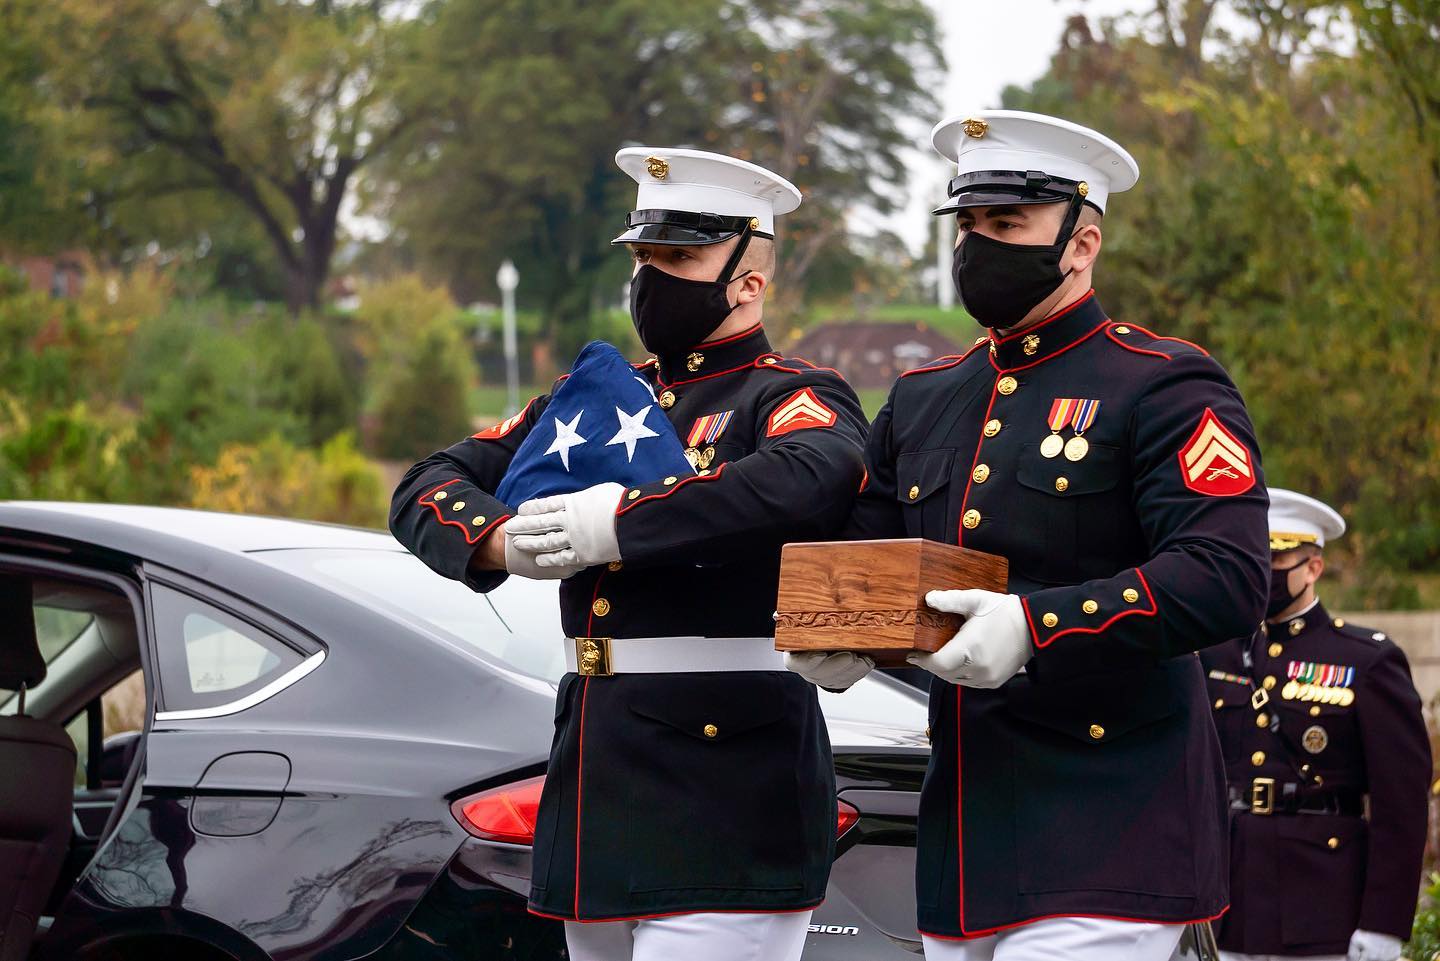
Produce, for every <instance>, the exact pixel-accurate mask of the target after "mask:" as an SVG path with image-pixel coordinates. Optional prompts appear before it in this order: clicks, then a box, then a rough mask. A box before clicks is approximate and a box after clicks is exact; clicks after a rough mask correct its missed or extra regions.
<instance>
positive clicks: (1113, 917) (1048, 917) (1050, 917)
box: [919, 904, 1230, 941]
mask: <svg viewBox="0 0 1440 961" xmlns="http://www.w3.org/2000/svg"><path fill="white" fill-rule="evenodd" d="M1229 910H1230V905H1228V904H1227V905H1225V907H1223V908H1221V909H1220V911H1219V912H1218V913H1216V914H1212V915H1210V917H1208V918H1195V919H1194V920H1191V921H1157V920H1155V919H1154V918H1126V917H1121V916H1120V915H1117V914H1077V913H1075V912H1068V913H1066V914H1043V915H1041V916H1040V917H1038V918H1027V919H1026V920H1024V921H1015V922H1014V923H1012V924H1002V925H1000V926H998V927H994V928H986V929H985V930H984V931H975V932H972V933H970V934H963V935H958V936H957V935H954V934H932V933H931V932H929V931H926V930H925V929H924V928H921V929H919V930H920V933H921V934H923V935H925V936H926V937H927V938H935V939H936V940H939V941H973V940H975V939H976V938H988V937H990V936H991V935H993V934H994V933H995V932H997V931H1009V930H1012V929H1014V928H1023V927H1025V926H1026V925H1030V924H1035V923H1036V922H1038V921H1054V920H1056V919H1058V918H1095V919H1097V920H1100V921H1126V922H1129V923H1131V924H1165V925H1171V924H1177V925H1178V924H1201V923H1206V924H1208V923H1209V922H1211V921H1214V920H1216V919H1218V918H1219V917H1220V916H1221V915H1223V914H1224V913H1225V912H1226V911H1229ZM961 927H964V925H963V924H962V925H961Z"/></svg>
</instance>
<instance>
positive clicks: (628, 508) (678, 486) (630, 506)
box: [615, 461, 730, 517]
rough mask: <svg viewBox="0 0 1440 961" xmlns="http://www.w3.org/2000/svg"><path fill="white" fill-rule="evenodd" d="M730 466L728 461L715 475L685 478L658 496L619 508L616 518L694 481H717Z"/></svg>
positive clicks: (649, 496)
mask: <svg viewBox="0 0 1440 961" xmlns="http://www.w3.org/2000/svg"><path fill="white" fill-rule="evenodd" d="M729 464H730V462H729V461H726V462H725V463H724V464H721V465H720V466H719V467H717V468H715V473H713V474H696V475H694V476H693V477H687V478H685V479H684V480H681V481H678V482H676V483H674V484H672V485H670V486H669V487H668V488H666V489H665V490H662V491H660V492H659V493H657V494H646V495H645V496H644V497H641V498H639V499H638V500H633V501H631V502H630V503H628V504H626V505H625V506H624V507H621V508H619V509H618V510H616V511H615V516H616V517H619V516H620V515H621V514H624V513H625V512H626V511H628V510H630V509H631V508H632V507H639V506H640V505H641V504H643V503H645V502H646V501H653V500H658V499H660V498H663V497H669V496H670V495H671V494H673V493H675V492H676V491H678V490H679V489H680V488H682V487H684V486H685V485H686V484H689V483H691V482H692V481H707V480H715V479H717V478H718V477H719V476H720V473H721V472H722V471H723V470H725V468H726V467H727V466H729Z"/></svg>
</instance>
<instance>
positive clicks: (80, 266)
mask: <svg viewBox="0 0 1440 961" xmlns="http://www.w3.org/2000/svg"><path fill="white" fill-rule="evenodd" d="M0 263H5V264H8V265H9V266H11V267H13V268H15V269H16V270H19V271H20V273H21V274H23V275H24V277H25V281H26V283H28V284H29V285H30V289H31V290H34V291H38V292H42V293H48V294H49V295H50V296H51V297H74V296H75V295H76V294H78V293H80V287H81V285H82V284H83V283H84V281H85V263H86V258H85V255H84V254H82V253H79V252H78V251H77V252H73V253H64V254H58V255H56V256H53V257H33V256H3V255H0Z"/></svg>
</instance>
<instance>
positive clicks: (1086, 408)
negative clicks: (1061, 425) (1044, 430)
mask: <svg viewBox="0 0 1440 961" xmlns="http://www.w3.org/2000/svg"><path fill="white" fill-rule="evenodd" d="M1074 403H1075V405H1076V407H1075V412H1074V414H1073V415H1071V418H1070V426H1071V428H1073V429H1074V431H1075V436H1074V437H1072V438H1070V439H1069V440H1068V441H1066V442H1065V459H1066V460H1069V461H1079V460H1084V459H1085V455H1086V454H1088V453H1090V442H1089V441H1088V440H1086V439H1085V438H1084V437H1083V436H1081V435H1083V434H1084V433H1085V432H1086V431H1087V430H1089V429H1090V425H1091V424H1093V423H1095V418H1096V416H1097V415H1098V414H1099V413H1100V402H1099V401H1098V400H1080V401H1075V402H1074Z"/></svg>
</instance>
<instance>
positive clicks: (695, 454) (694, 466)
mask: <svg viewBox="0 0 1440 961" xmlns="http://www.w3.org/2000/svg"><path fill="white" fill-rule="evenodd" d="M685 459H686V460H688V461H689V462H690V469H691V470H699V469H700V452H699V451H698V450H696V449H695V448H693V447H687V448H685Z"/></svg>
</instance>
